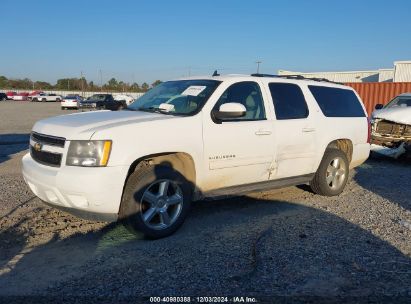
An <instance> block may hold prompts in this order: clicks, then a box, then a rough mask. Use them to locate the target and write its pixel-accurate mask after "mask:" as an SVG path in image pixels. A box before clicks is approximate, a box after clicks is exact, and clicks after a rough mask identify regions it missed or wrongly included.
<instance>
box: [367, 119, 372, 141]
mask: <svg viewBox="0 0 411 304" xmlns="http://www.w3.org/2000/svg"><path fill="white" fill-rule="evenodd" d="M367 126H368V135H367V144H369V143H371V120H370V119H368V118H367Z"/></svg>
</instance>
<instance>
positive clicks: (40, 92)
mask: <svg viewBox="0 0 411 304" xmlns="http://www.w3.org/2000/svg"><path fill="white" fill-rule="evenodd" d="M42 93H43V91H33V92H31V93H30V94H29V95H28V96H27V98H28V100H32V98H33V96H37V95H39V94H42Z"/></svg>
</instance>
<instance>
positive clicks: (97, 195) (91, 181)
mask: <svg viewBox="0 0 411 304" xmlns="http://www.w3.org/2000/svg"><path fill="white" fill-rule="evenodd" d="M22 162H23V177H24V180H25V181H26V183H27V184H28V185H29V187H30V189H31V191H33V193H34V194H35V195H36V196H38V197H39V198H40V199H41V200H43V201H44V202H46V203H47V204H50V205H53V206H55V207H56V208H60V209H63V210H65V211H68V212H70V213H72V214H74V215H76V216H79V217H83V218H87V219H93V220H102V221H109V222H111V221H116V220H117V216H118V211H119V207H120V202H121V196H122V192H123V185H124V182H125V179H126V176H127V172H128V168H127V167H125V166H117V167H101V168H86V167H72V166H64V165H62V166H61V167H59V168H55V167H50V166H45V165H41V164H39V163H37V162H36V161H34V160H33V159H32V158H31V156H30V154H29V153H28V154H26V155H25V156H24V157H23V160H22Z"/></svg>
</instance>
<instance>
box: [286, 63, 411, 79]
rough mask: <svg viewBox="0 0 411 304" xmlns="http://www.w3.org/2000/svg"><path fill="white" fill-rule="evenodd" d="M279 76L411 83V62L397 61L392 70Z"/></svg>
mask: <svg viewBox="0 0 411 304" xmlns="http://www.w3.org/2000/svg"><path fill="white" fill-rule="evenodd" d="M278 75H301V76H304V77H307V78H325V79H328V80H330V81H335V82H344V83H346V82H411V61H395V62H394V67H393V68H390V69H378V70H368V71H342V72H296V71H287V70H279V71H278Z"/></svg>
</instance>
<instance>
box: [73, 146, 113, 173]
mask: <svg viewBox="0 0 411 304" xmlns="http://www.w3.org/2000/svg"><path fill="white" fill-rule="evenodd" d="M110 151H111V140H72V141H71V142H70V146H69V149H68V153H67V160H66V165H67V166H82V167H105V166H107V163H108V158H109V157H110Z"/></svg>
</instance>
